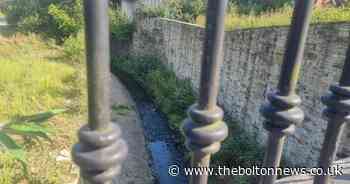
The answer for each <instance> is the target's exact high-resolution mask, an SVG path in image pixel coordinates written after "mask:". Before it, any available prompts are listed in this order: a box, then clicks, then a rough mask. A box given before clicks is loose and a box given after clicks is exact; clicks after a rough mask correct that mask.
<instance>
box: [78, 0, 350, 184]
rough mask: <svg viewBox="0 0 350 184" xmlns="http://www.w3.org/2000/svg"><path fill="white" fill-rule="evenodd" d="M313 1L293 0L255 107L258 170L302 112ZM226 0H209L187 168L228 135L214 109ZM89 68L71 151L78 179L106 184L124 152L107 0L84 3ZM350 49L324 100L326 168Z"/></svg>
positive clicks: (346, 84)
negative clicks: (260, 151) (268, 89)
mask: <svg viewBox="0 0 350 184" xmlns="http://www.w3.org/2000/svg"><path fill="white" fill-rule="evenodd" d="M312 5H313V0H299V1H296V4H295V8H294V13H293V19H292V25H291V29H290V32H289V36H288V40H287V44H286V53H285V55H284V61H283V64H282V66H281V76H280V79H279V83H278V87H277V91H276V92H275V93H272V94H269V95H268V101H269V103H268V104H267V105H263V106H262V108H261V113H262V115H263V116H264V117H265V118H266V121H265V123H264V126H265V128H266V130H268V131H269V138H268V145H267V146H268V147H267V151H266V153H265V159H264V163H263V167H268V168H277V167H279V165H280V160H281V157H282V152H283V145H284V142H285V139H286V137H287V136H288V135H290V134H293V133H294V132H295V129H296V128H297V127H299V126H301V124H302V121H303V119H304V113H303V111H302V110H301V109H300V108H299V107H298V106H299V105H300V104H301V99H300V97H299V96H298V95H297V94H296V87H297V82H298V76H299V71H300V67H301V66H302V60H303V52H304V46H305V42H306V36H307V32H308V27H309V23H310V18H311V12H312ZM226 6H227V0H208V5H207V16H206V17H207V21H206V24H207V25H206V35H205V40H204V45H203V53H204V55H203V56H202V66H201V79H200V91H199V100H198V103H196V104H194V105H193V106H191V107H190V108H189V110H188V116H189V117H188V118H187V119H186V120H185V121H184V123H183V127H182V128H183V131H184V134H185V135H186V139H187V140H186V145H187V147H188V148H189V150H190V151H191V152H192V162H191V164H192V167H209V165H210V157H211V155H212V154H214V153H216V152H218V151H219V150H220V145H221V142H222V141H223V140H224V139H225V138H226V137H227V135H228V127H227V125H226V124H225V123H224V122H223V110H222V109H221V108H220V107H218V106H217V95H218V89H219V76H220V66H221V63H222V59H223V41H224V16H225V9H226ZM84 9H85V22H86V24H85V26H86V48H87V68H88V92H89V93H88V94H89V95H88V96H89V124H88V125H86V126H84V127H82V128H81V130H80V131H79V143H78V144H76V145H75V147H74V148H73V159H74V161H75V163H77V164H78V165H79V166H80V170H81V177H82V183H84V184H85V183H86V184H87V183H88V184H109V183H112V180H113V178H115V177H117V176H118V174H119V172H120V169H121V163H122V161H123V160H124V158H125V156H126V155H127V146H126V144H125V142H124V141H123V140H122V139H121V137H120V136H121V131H120V129H119V128H118V127H117V125H115V124H112V123H110V109H109V108H110V104H109V96H110V94H109V93H110V91H109V86H110V85H109V82H110V71H109V62H110V61H109V60H110V56H109V54H110V53H109V28H108V0H84ZM349 70H350V46H349V51H348V53H347V58H346V62H345V65H344V69H343V73H342V76H341V79H340V82H339V84H338V85H334V86H331V87H330V91H331V94H330V95H328V96H325V97H324V98H322V101H323V103H324V104H326V105H327V109H326V110H325V112H324V114H325V116H326V117H327V118H328V119H329V124H328V129H327V133H326V136H325V142H324V145H323V148H322V152H321V156H320V161H319V166H320V167H322V168H324V169H326V168H328V167H330V166H331V164H332V162H333V160H334V158H335V154H336V151H337V147H338V140H339V138H340V136H341V133H342V130H343V129H344V125H345V122H346V121H348V120H349V117H350V116H349V112H350V71H349ZM331 179H332V178H331V177H330V176H318V177H315V179H314V184H326V183H330V182H331ZM276 180H277V176H276V175H267V176H261V178H260V179H259V184H274V183H275V182H276ZM207 182H208V176H207V175H193V176H191V178H190V183H191V184H206V183H207Z"/></svg>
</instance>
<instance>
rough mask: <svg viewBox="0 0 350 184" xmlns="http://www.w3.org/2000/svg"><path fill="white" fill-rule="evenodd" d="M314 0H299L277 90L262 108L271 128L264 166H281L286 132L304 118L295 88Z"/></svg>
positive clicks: (269, 179)
mask: <svg viewBox="0 0 350 184" xmlns="http://www.w3.org/2000/svg"><path fill="white" fill-rule="evenodd" d="M312 4H313V0H300V1H296V5H295V8H294V13H293V19H292V26H291V30H290V32H289V36H288V41H287V45H286V53H285V55H284V61H283V65H282V70H281V76H280V80H279V84H278V91H277V92H275V93H273V94H269V95H268V100H269V102H270V103H269V104H267V105H264V106H263V107H262V108H261V113H262V115H263V116H264V117H265V118H266V122H265V129H266V130H268V131H269V138H268V148H267V151H266V153H265V160H264V164H263V166H264V167H268V168H277V167H279V164H280V160H281V156H282V151H283V145H284V141H285V139H286V136H287V135H289V134H293V133H294V131H295V128H296V127H297V126H300V125H301V123H302V121H303V119H304V113H303V111H302V110H301V109H300V108H299V107H298V106H299V105H300V103H301V99H300V97H299V96H298V95H297V94H296V92H295V88H296V85H297V81H298V76H299V71H300V66H301V63H302V59H303V52H304V45H305V41H306V36H307V31H308V27H309V22H310V17H311V11H312ZM276 179H277V175H269V176H262V177H261V178H260V181H259V183H260V184H273V183H275V181H276Z"/></svg>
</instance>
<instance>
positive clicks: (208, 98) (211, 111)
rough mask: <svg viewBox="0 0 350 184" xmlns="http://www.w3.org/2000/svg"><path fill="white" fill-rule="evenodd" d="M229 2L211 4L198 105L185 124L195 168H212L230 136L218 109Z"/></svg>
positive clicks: (195, 183)
mask: <svg viewBox="0 0 350 184" xmlns="http://www.w3.org/2000/svg"><path fill="white" fill-rule="evenodd" d="M226 6H227V0H209V1H208V7H207V16H206V17H207V21H206V22H207V23H206V24H207V25H206V34H205V41H204V47H203V53H206V54H204V55H203V56H202V67H201V79H200V91H199V101H198V104H194V105H193V106H192V107H190V108H189V110H188V116H189V118H188V119H186V120H185V122H184V123H183V130H184V133H185V135H186V139H187V140H186V145H187V147H188V149H189V150H190V151H191V152H192V164H191V165H192V167H209V163H210V156H211V154H214V153H216V152H218V151H219V150H220V142H221V141H223V140H224V139H225V138H226V137H227V134H228V128H227V126H226V124H225V123H224V122H223V115H224V113H223V111H222V109H221V108H220V107H218V106H217V95H218V89H219V76H220V66H221V63H222V59H223V51H222V50H223V42H224V17H225V10H226ZM207 181H208V176H207V175H194V176H191V178H190V183H191V184H206V183H207Z"/></svg>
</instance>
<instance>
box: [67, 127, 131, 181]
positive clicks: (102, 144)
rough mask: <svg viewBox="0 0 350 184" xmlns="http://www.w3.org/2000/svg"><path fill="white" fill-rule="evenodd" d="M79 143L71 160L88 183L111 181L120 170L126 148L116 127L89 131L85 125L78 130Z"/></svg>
mask: <svg viewBox="0 0 350 184" xmlns="http://www.w3.org/2000/svg"><path fill="white" fill-rule="evenodd" d="M78 135H79V141H80V142H79V143H78V144H76V145H75V146H74V148H73V160H74V162H75V163H76V164H77V165H79V166H80V170H81V175H82V177H83V178H84V179H86V180H87V181H88V182H91V183H94V184H104V183H107V182H109V181H112V179H113V178H115V177H116V176H117V175H118V174H119V173H120V170H121V163H122V162H121V161H122V160H124V159H125V157H126V155H127V152H128V148H127V146H126V143H125V142H124V140H123V139H121V131H120V129H119V127H118V126H117V125H115V124H114V123H110V128H108V129H106V130H96V131H93V130H91V129H90V128H89V127H88V126H87V125H86V126H84V127H82V128H81V129H80V130H79V134H78Z"/></svg>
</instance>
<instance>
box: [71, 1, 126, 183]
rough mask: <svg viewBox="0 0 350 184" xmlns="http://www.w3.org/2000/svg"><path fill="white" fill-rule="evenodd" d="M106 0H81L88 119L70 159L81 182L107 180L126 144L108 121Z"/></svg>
mask: <svg viewBox="0 0 350 184" xmlns="http://www.w3.org/2000/svg"><path fill="white" fill-rule="evenodd" d="M108 3H109V2H108V0H84V10H85V11H84V12H85V34H86V51H87V54H86V55H87V78H88V101H89V123H88V125H86V126H83V127H82V128H81V129H80V131H79V134H78V135H79V143H78V144H76V145H75V146H74V148H73V152H72V154H73V160H74V162H75V163H76V164H77V165H79V166H80V173H81V177H82V182H83V183H84V184H109V183H111V182H112V179H113V178H115V177H116V176H117V175H118V174H119V172H120V169H121V161H122V160H123V159H124V158H125V157H126V154H127V147H126V144H125V142H124V141H123V140H122V139H121V131H120V129H119V127H118V126H117V125H115V124H112V123H111V122H110V118H111V117H110V103H109V102H110V77H111V76H110V75H111V73H110V64H109V62H110V53H109V51H110V48H109V47H110V45H109V19H108Z"/></svg>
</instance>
